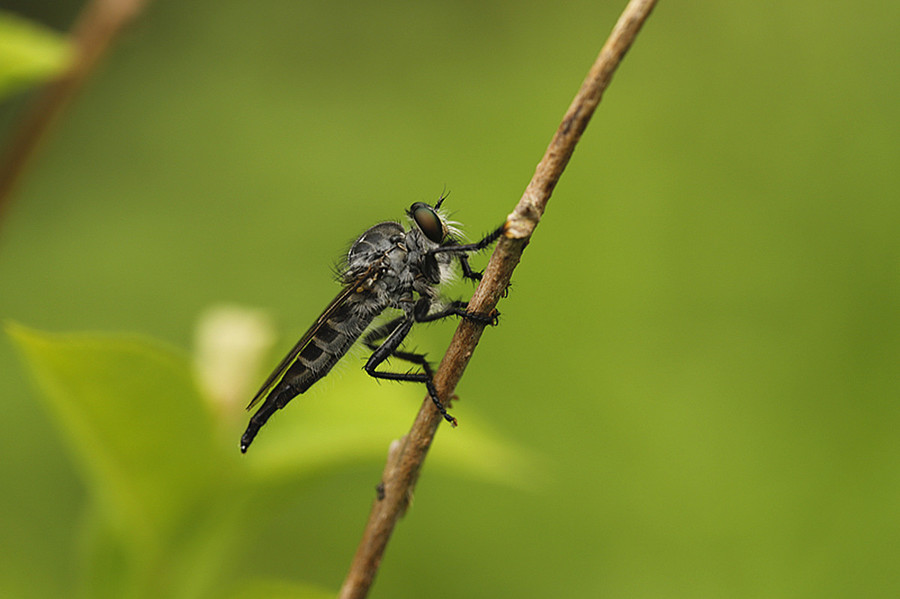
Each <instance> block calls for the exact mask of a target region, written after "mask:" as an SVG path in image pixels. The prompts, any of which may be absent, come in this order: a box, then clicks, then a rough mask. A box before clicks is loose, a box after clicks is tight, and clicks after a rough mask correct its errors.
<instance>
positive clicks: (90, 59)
mask: <svg viewBox="0 0 900 599" xmlns="http://www.w3.org/2000/svg"><path fill="white" fill-rule="evenodd" d="M147 2H149V0H91V2H90V3H89V4H88V5H87V6H85V8H84V9H83V10H82V11H81V14H80V15H79V16H78V20H77V21H76V23H75V26H74V28H73V30H72V33H71V38H72V44H73V46H74V55H73V57H72V61H71V63H70V64H69V66H68V68H66V70H65V71H64V72H63V73H62V74H61V75H60V76H58V77H57V78H55V79H54V80H52V81H51V82H50V83H48V84H47V85H46V86H45V87H44V89H43V90H42V91H41V93H40V95H38V97H37V98H36V99H35V101H34V103H33V104H32V105H31V106H30V110H29V111H27V112H26V114H25V115H24V117H23V118H22V120H21V121H20V122H19V124H18V127H17V128H16V130H15V132H14V134H13V138H12V140H11V141H10V143H9V146H8V147H7V148H6V150H5V152H4V154H3V159H2V160H0V222H2V217H3V213H4V212H5V210H6V208H7V207H8V205H9V203H10V198H11V196H12V193H13V191H14V190H15V187H16V185H17V183H18V182H19V180H20V179H21V177H22V174H23V173H24V172H25V170H26V168H27V167H28V164H29V163H30V162H31V159H32V158H33V157H34V155H35V152H36V151H37V149H38V147H39V146H40V142H41V140H43V139H44V138H45V137H46V135H47V133H48V132H49V130H50V129H51V127H52V125H53V124H54V123H55V122H56V121H57V120H58V118H59V116H60V114H62V112H63V111H64V110H65V108H66V106H67V105H68V104H69V101H70V100H71V99H72V98H73V97H74V96H75V94H76V92H77V91H78V90H79V89H81V87H82V86H83V85H84V82H85V81H86V80H87V79H88V76H89V75H90V74H91V73H92V72H93V71H94V70H95V68H96V67H97V65H98V64H99V63H100V59H101V58H102V57H103V55H104V54H105V53H106V51H107V50H108V49H109V47H110V45H111V44H112V43H113V41H114V40H115V38H116V36H117V35H118V34H119V33H120V32H121V31H122V29H123V28H124V27H125V26H126V25H128V23H130V22H131V21H132V20H134V18H135V17H136V16H137V15H138V14H140V12H141V11H142V10H143V8H144V5H145V4H147Z"/></svg>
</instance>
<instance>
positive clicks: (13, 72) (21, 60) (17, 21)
mask: <svg viewBox="0 0 900 599" xmlns="http://www.w3.org/2000/svg"><path fill="white" fill-rule="evenodd" d="M69 52H70V49H69V45H68V43H67V42H66V41H65V40H64V39H63V38H62V37H61V36H60V35H59V34H57V33H54V32H52V31H51V30H49V29H46V28H44V27H41V26H39V25H37V24H35V23H33V22H30V21H27V20H25V19H22V18H21V17H18V16H16V15H14V14H12V13H9V12H5V11H2V10H0V100H2V99H3V98H4V97H5V96H7V95H9V94H10V93H12V92H14V91H17V90H19V89H21V88H23V87H25V86H27V85H29V84H31V83H34V82H37V81H42V80H44V79H46V78H48V77H52V76H53V75H55V74H56V73H58V72H59V71H60V70H62V69H63V68H64V67H65V65H66V63H67V61H68V58H69Z"/></svg>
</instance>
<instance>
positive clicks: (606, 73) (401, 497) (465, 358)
mask: <svg viewBox="0 0 900 599" xmlns="http://www.w3.org/2000/svg"><path fill="white" fill-rule="evenodd" d="M655 4H656V2H655V0H631V2H629V3H628V6H626V7H625V10H624V12H623V13H622V15H621V16H620V17H619V21H618V22H617V23H616V26H615V27H614V28H613V31H612V33H611V34H610V36H609V39H608V40H607V41H606V44H605V45H604V46H603V49H602V50H601V51H600V55H599V56H598V57H597V60H596V61H595V62H594V65H593V66H592V67H591V70H590V71H589V72H588V75H587V77H586V78H585V80H584V83H583V84H582V86H581V89H580V90H579V91H578V94H577V95H576V96H575V99H574V100H573V101H572V104H571V106H570V107H569V110H568V111H567V112H566V115H565V117H564V118H563V120H562V123H561V124H560V126H559V128H558V129H557V131H556V134H555V135H554V136H553V140H552V141H551V142H550V146H549V147H548V148H547V151H546V152H545V153H544V157H543V159H541V161H540V163H539V164H538V166H537V169H536V170H535V173H534V176H533V177H532V179H531V182H530V183H529V184H528V187H527V188H526V189H525V193H524V194H523V195H522V199H521V200H519V203H518V204H517V205H516V208H515V210H513V212H512V214H510V215H509V216H508V217H507V220H506V224H505V230H504V234H503V235H502V236H501V237H500V240H499V242H498V243H497V247H496V249H495V250H494V253H493V255H492V256H491V259H490V262H488V265H487V268H486V269H485V272H484V278H483V280H482V281H481V284H480V285H479V286H478V289H476V291H475V294H474V295H473V296H472V300H471V301H470V302H469V307H468V309H469V310H470V311H473V312H479V313H490V312H491V311H492V310H493V309H494V307H495V306H496V305H497V301H498V300H499V299H500V297H501V295H503V292H504V290H505V289H506V287H507V285H508V284H509V281H510V278H511V276H512V272H513V269H514V268H515V267H516V265H517V264H518V263H519V259H520V257H521V255H522V251H523V250H524V249H525V246H526V245H527V244H528V241H529V239H530V238H531V234H532V233H533V231H534V228H535V227H536V226H537V224H538V222H539V221H540V218H541V216H542V215H543V213H544V208H545V207H546V205H547V201H548V200H549V199H550V195H551V193H552V192H553V188H554V187H556V183H557V182H558V181H559V178H560V176H561V175H562V172H563V170H564V169H565V167H566V164H567V163H568V162H569V158H570V157H571V156H572V152H573V151H574V150H575V144H577V143H578V140H579V139H580V138H581V134H582V133H583V132H584V130H585V128H586V127H587V124H588V121H590V118H591V116H592V115H593V114H594V109H596V108H597V105H598V104H599V103H600V98H601V96H602V95H603V92H604V90H605V89H606V88H607V86H608V85H609V83H610V81H611V79H612V75H613V73H614V72H615V70H616V68H617V67H618V65H619V63H620V62H621V61H622V58H624V56H625V53H626V52H627V51H628V48H629V47H630V46H631V44H632V42H633V41H634V39H635V37H636V36H637V34H638V32H639V31H640V29H641V26H642V25H643V23H644V21H645V20H646V19H647V17H648V16H650V11H651V10H652V9H653V6H654V5H655ZM483 330H484V327H483V326H482V325H479V324H476V323H473V322H472V321H469V320H461V321H460V323H459V327H458V328H457V329H456V333H455V334H454V336H453V339H452V341H451V342H450V347H449V348H448V350H447V353H446V354H445V355H444V358H443V359H442V360H441V364H440V367H439V369H438V372H437V374H436V375H435V377H434V384H435V386H436V387H437V390H438V394H439V396H440V397H451V395H452V393H453V390H454V389H455V388H456V385H457V383H459V380H460V378H462V374H463V371H464V370H465V368H466V365H467V364H468V362H469V359H470V358H471V357H472V353H473V352H474V350H475V346H476V345H477V344H478V340H479V339H480V338H481V333H482V331H483ZM441 420H442V418H441V416H440V414H438V412H437V410H435V409H434V406H433V404H432V402H431V399H430V398H427V397H426V399H425V401H424V402H423V404H422V407H421V408H420V409H419V413H418V415H417V416H416V420H415V422H414V423H413V426H412V429H410V431H409V433H408V434H407V435H406V436H405V437H403V439H401V440H400V442H399V443H398V444H397V446H396V447H392V448H391V452H390V455H389V456H388V460H387V464H386V465H385V468H384V474H383V476H382V484H381V485H380V486H379V497H378V498H377V499H376V501H375V503H374V504H373V506H372V512H371V514H370V515H369V521H368V524H367V525H366V529H365V532H364V533H363V537H362V539H361V541H360V544H359V547H358V548H357V551H356V555H355V556H354V558H353V563H352V564H351V566H350V572H349V573H348V574H347V578H346V580H345V581H344V586H343V587H342V588H341V593H340V597H341V599H351V598H361V597H365V596H366V595H367V594H368V592H369V588H370V587H371V586H372V583H373V581H374V580H375V574H376V573H377V571H378V566H379V564H380V563H381V558H382V556H383V555H384V550H385V548H386V547H387V543H388V540H389V539H390V536H391V533H392V532H393V530H394V526H395V525H396V524H397V521H398V520H399V519H400V517H401V516H402V515H403V513H404V511H405V510H406V507H407V505H408V504H409V498H410V497H411V495H412V491H413V488H414V487H415V483H416V479H417V478H418V476H419V471H420V470H421V468H422V464H423V463H424V461H425V456H426V454H427V453H428V448H429V447H430V446H431V442H432V440H433V439H434V435H435V432H436V431H437V427H438V425H439V424H440V422H441ZM382 491H383V492H382ZM436 558H437V556H436Z"/></svg>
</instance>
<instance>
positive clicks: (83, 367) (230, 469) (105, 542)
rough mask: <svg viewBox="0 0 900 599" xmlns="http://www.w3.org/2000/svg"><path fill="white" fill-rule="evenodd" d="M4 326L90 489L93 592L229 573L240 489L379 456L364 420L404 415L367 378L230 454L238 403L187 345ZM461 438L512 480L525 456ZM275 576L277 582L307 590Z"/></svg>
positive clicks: (408, 407)
mask: <svg viewBox="0 0 900 599" xmlns="http://www.w3.org/2000/svg"><path fill="white" fill-rule="evenodd" d="M8 328H9V332H10V334H11V336H12V337H13V338H14V339H15V341H16V342H17V344H18V345H19V347H20V348H21V350H22V352H23V354H24V357H25V359H26V362H27V363H28V364H29V365H30V366H31V369H32V371H33V373H34V378H35V380H36V381H37V383H38V384H39V386H40V387H41V390H42V392H43V396H45V397H46V398H47V400H48V405H49V408H50V410H49V411H50V413H51V414H52V415H53V416H54V417H55V419H56V420H57V421H58V424H59V429H60V431H61V432H62V434H63V435H64V436H65V437H67V442H68V445H69V446H70V448H71V455H72V457H73V458H74V459H75V460H76V461H77V463H78V465H79V467H80V470H81V471H82V472H83V473H84V475H85V478H86V480H87V482H88V486H89V488H90V490H91V492H92V494H93V495H94V505H93V510H94V512H95V514H94V516H93V523H92V525H91V526H90V527H89V528H88V532H89V533H90V536H91V539H92V543H91V547H90V548H89V549H88V551H87V555H88V557H87V559H86V563H85V566H84V568H85V572H86V573H87V577H86V585H87V586H86V589H85V593H84V594H85V596H89V597H180V596H185V597H188V596H192V595H194V594H197V593H201V594H210V593H212V588H211V587H212V585H213V584H222V580H223V579H225V580H228V578H227V577H226V576H223V569H224V568H223V564H224V560H225V558H227V557H231V556H232V555H233V553H234V551H235V547H234V545H235V544H236V543H237V542H238V540H239V539H240V538H244V537H245V536H246V535H247V533H248V532H250V531H247V530H243V529H242V528H247V527H249V526H250V525H251V522H252V521H251V520H250V519H248V518H247V516H248V513H249V511H248V510H247V509H246V507H247V506H246V504H247V501H248V498H252V497H256V496H258V494H259V492H260V490H262V489H266V488H271V486H272V484H273V483H275V482H280V483H282V484H283V483H284V482H285V481H286V480H287V481H290V480H296V479H303V478H308V477H309V476H311V475H312V474H313V473H315V472H317V471H320V470H325V471H327V470H328V469H330V468H331V469H333V468H338V467H340V466H341V465H344V464H347V463H353V462H355V461H366V460H368V459H377V458H380V457H382V455H383V453H384V446H383V443H381V444H380V443H379V438H378V436H377V435H373V434H372V428H371V427H369V426H368V425H367V423H368V422H369V420H370V419H371V418H377V419H378V421H379V422H381V423H385V424H393V425H395V426H397V427H402V426H403V425H404V424H405V423H406V422H407V421H408V420H409V416H410V414H411V413H415V405H414V404H411V403H410V402H408V401H404V402H398V401H396V400H395V401H391V400H390V398H385V400H384V401H379V402H378V404H377V405H376V407H374V408H371V407H370V406H368V405H366V404H367V402H368V401H370V400H371V396H370V395H368V394H366V393H364V392H362V393H359V394H355V395H354V396H351V397H349V398H348V399H347V400H345V401H340V402H330V403H328V402H323V403H322V404H320V406H319V407H321V408H322V409H318V410H313V411H312V412H311V413H308V414H307V415H306V418H305V420H304V422H303V423H302V426H298V427H295V429H294V430H292V431H290V435H282V438H280V439H278V438H276V439H273V441H274V443H272V444H263V443H260V444H258V446H257V447H254V448H253V451H252V453H253V454H255V453H257V452H259V453H261V454H262V455H261V459H260V460H250V459H240V458H239V457H238V454H236V452H235V451H234V449H235V447H236V443H235V442H236V439H237V436H236V435H235V434H234V431H232V430H231V427H229V426H227V423H230V422H233V421H234V420H235V416H238V415H239V414H240V411H241V410H240V407H239V406H238V405H234V404H233V405H231V406H221V405H213V404H212V403H211V402H209V401H204V400H203V398H202V397H201V394H200V393H199V392H198V390H197V387H196V385H195V384H194V377H193V375H192V373H191V371H190V368H189V361H188V360H187V359H186V357H185V356H184V355H183V354H181V353H179V352H177V351H173V350H172V349H170V348H166V347H163V346H161V345H160V344H159V343H154V342H150V341H147V340H142V339H138V338H127V337H122V336H108V335H107V336H100V335H48V334H45V333H38V332H35V331H31V330H28V329H24V328H22V327H21V326H16V325H10V326H9V327H8ZM362 397H365V401H363V400H362V399H361V398H362ZM342 411H346V413H342ZM267 432H268V431H267ZM471 444H472V445H473V446H474V448H468V447H465V448H464V447H463V446H462V444H461V443H460V441H459V438H458V437H457V438H456V439H451V440H450V445H452V446H456V449H457V450H458V451H455V452H454V456H455V461H454V464H455V465H456V466H457V467H459V468H461V469H462V470H463V471H464V472H465V471H466V470H469V471H471V472H472V473H473V474H476V475H478V476H481V477H485V478H486V479H488V480H490V479H494V480H504V481H509V480H511V479H512V478H515V477H516V473H521V472H523V471H524V469H525V468H526V467H529V466H533V465H529V464H527V463H526V462H525V459H524V458H523V457H522V451H521V450H519V451H518V452H517V451H515V449H514V448H512V447H508V446H506V447H505V446H502V445H501V444H499V443H498V442H497V441H496V440H493V439H490V438H486V437H480V436H479V435H478V434H477V433H476V434H475V435H473V436H472V439H471ZM251 455H252V454H251ZM518 478H519V479H523V477H522V475H521V474H519V476H518ZM241 533H242V534H241ZM159 572H165V573H166V575H165V576H160V575H159ZM284 588H285V591H284V592H281V593H276V595H277V596H285V597H287V596H292V597H293V596H297V597H300V596H309V595H308V593H307V594H306V595H304V594H303V593H300V592H299V591H297V590H294V589H293V587H290V586H288V585H284ZM288 590H290V593H288V592H287V591H288ZM251 591H252V588H249V589H247V592H248V593H250V592H251ZM221 592H222V591H221V589H216V592H215V593H212V594H210V595H209V596H221V595H220V594H221ZM253 592H256V591H253ZM291 593H292V594H291ZM242 596H243V595H242ZM253 596H264V595H253Z"/></svg>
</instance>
